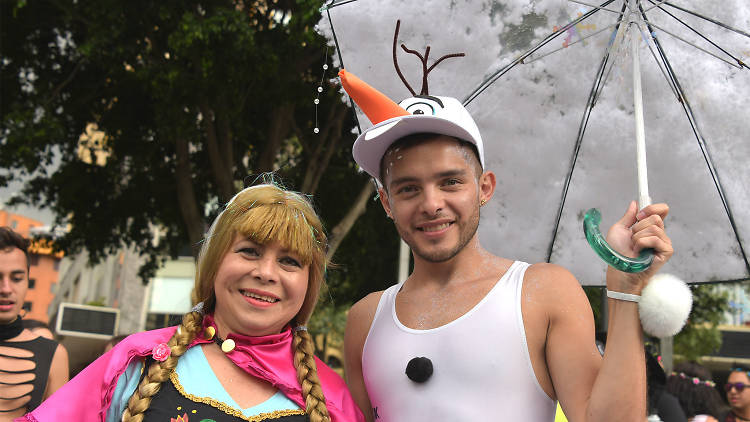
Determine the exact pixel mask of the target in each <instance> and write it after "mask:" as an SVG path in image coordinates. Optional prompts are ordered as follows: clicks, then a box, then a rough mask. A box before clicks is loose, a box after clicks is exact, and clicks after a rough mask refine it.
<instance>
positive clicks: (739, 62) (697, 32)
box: [649, 0, 750, 67]
mask: <svg viewBox="0 0 750 422" xmlns="http://www.w3.org/2000/svg"><path fill="white" fill-rule="evenodd" d="M649 1H650V2H651V3H653V2H654V1H653V0H649ZM667 4H669V3H667ZM659 9H660V10H661V11H663V12H664V13H666V14H667V15H669V16H671V17H672V18H673V19H675V20H676V21H677V22H679V23H681V24H682V25H684V26H685V27H687V28H688V29H690V30H691V31H693V32H694V33H696V34H697V35H698V36H699V37H701V38H703V39H704V40H706V41H707V42H708V43H710V44H711V45H713V46H714V47H716V48H718V49H719V50H721V52H722V53H724V54H726V55H727V56H729V57H731V58H733V59H734V60H735V61H736V62H737V63H738V65H739V66H744V67H747V65H746V64H745V63H743V62H742V60H741V59H740V58H738V57H735V56H734V55H733V54H732V53H730V52H728V51H726V50H725V49H724V48H722V47H721V46H719V45H718V44H716V43H715V42H713V41H712V40H711V39H709V38H708V37H706V36H705V35H703V34H701V33H700V32H699V31H698V30H696V29H695V28H693V27H692V26H690V25H688V24H687V23H685V22H684V21H683V20H681V19H680V18H678V17H677V16H675V15H673V14H672V13H670V12H669V11H667V10H666V9H664V8H663V7H661V6H659ZM680 10H684V9H680ZM686 12H687V11H686ZM687 13H689V12H687ZM708 21H709V22H712V23H715V22H714V21H713V20H710V19H708ZM654 26H656V25H654ZM719 26H722V27H725V28H726V25H719ZM727 29H729V28H727ZM665 32H666V31H665ZM736 32H738V33H740V34H742V35H745V36H746V37H748V38H750V35H749V34H746V33H744V32H742V31H736ZM670 35H671V34H670ZM691 45H692V44H691ZM730 64H731V63H730ZM732 66H735V65H734V64H732ZM735 67H738V66H735Z"/></svg>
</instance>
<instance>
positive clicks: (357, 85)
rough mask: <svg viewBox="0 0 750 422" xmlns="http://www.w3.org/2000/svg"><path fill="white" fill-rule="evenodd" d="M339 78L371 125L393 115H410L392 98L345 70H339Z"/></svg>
mask: <svg viewBox="0 0 750 422" xmlns="http://www.w3.org/2000/svg"><path fill="white" fill-rule="evenodd" d="M339 78H341V85H342V86H343V87H344V90H345V91H346V93H347V94H349V96H350V97H352V100H354V102H355V103H357V106H359V108H360V109H361V110H362V111H363V112H364V113H365V115H367V118H368V119H370V122H371V123H372V124H373V125H376V124H378V123H380V122H382V121H385V120H388V119H391V118H393V117H398V116H408V115H410V113H409V112H408V111H406V110H404V109H403V108H402V107H400V106H399V105H398V104H396V103H395V102H393V100H391V99H390V98H388V97H386V96H385V95H383V94H382V93H380V92H379V91H378V90H376V89H375V88H373V87H371V86H370V85H367V84H366V83H365V82H363V81H362V80H361V79H359V78H358V77H356V76H354V75H353V74H351V73H349V72H347V71H346V70H344V69H341V71H339Z"/></svg>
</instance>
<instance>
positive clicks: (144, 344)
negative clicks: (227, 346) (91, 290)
mask: <svg viewBox="0 0 750 422" xmlns="http://www.w3.org/2000/svg"><path fill="white" fill-rule="evenodd" d="M208 325H213V319H212V318H211V316H210V315H207V316H206V317H204V318H203V326H204V327H206V326H208ZM175 330H176V327H168V328H162V329H159V330H153V331H145V332H141V333H136V334H133V335H131V336H128V337H127V338H125V339H124V340H123V341H121V342H120V343H118V344H117V345H116V346H115V347H114V348H113V349H112V350H110V351H109V352H107V353H105V354H104V355H102V356H101V357H100V358H99V359H97V360H95V361H94V362H93V363H92V364H91V365H89V366H88V367H86V369H84V370H83V371H81V373H79V374H78V375H77V376H76V377H75V378H73V379H72V380H70V381H69V382H68V383H67V384H65V385H64V386H63V387H61V388H60V389H59V390H57V391H56V392H55V393H54V394H53V395H52V396H50V397H49V398H48V399H47V400H45V401H44V402H43V403H42V404H41V405H40V406H39V407H37V408H36V409H34V410H33V411H32V412H29V413H28V414H26V415H25V416H23V417H21V418H18V419H16V420H15V422H47V421H78V422H89V421H92V422H93V421H101V422H104V420H105V418H106V415H107V410H108V409H109V406H110V403H111V401H112V394H113V392H114V390H115V386H116V384H117V379H118V378H119V376H120V375H121V374H122V373H123V372H124V371H125V369H126V368H127V366H128V364H130V362H132V361H133V360H135V359H141V358H143V357H145V356H148V355H150V354H151V351H152V349H153V348H154V346H156V345H157V344H159V343H166V342H167V341H169V339H170V338H171V337H172V335H173V334H174V332H175ZM228 338H231V339H233V340H234V341H235V343H236V344H237V346H236V347H235V349H234V350H233V351H232V352H229V353H227V357H229V358H230V359H231V360H232V361H233V362H234V363H235V364H237V366H239V367H240V368H243V369H244V370H245V371H246V372H247V373H249V374H250V375H252V376H254V377H257V378H260V379H263V380H266V381H268V382H269V383H271V384H272V385H273V386H274V387H276V388H278V389H279V390H280V391H281V392H282V393H284V395H286V396H287V397H289V399H290V400H292V401H293V402H295V403H297V405H298V406H300V407H301V408H302V409H304V408H305V402H304V400H303V399H302V389H301V387H300V384H299V382H298V381H297V371H296V369H295V368H294V354H293V346H292V339H293V335H292V331H291V329H286V330H284V331H282V332H281V333H280V334H274V335H270V336H263V337H247V336H240V335H235V334H230V335H229V336H228ZM210 342H211V340H206V339H204V338H201V337H199V338H196V339H195V340H194V341H193V342H192V343H191V344H190V347H193V346H195V345H196V344H202V343H210ZM315 363H316V365H317V368H318V376H319V378H320V383H321V386H322V388H323V393H324V394H325V397H326V407H327V408H328V413H329V414H330V415H331V420H332V421H333V422H349V421H364V420H365V419H364V416H362V412H361V411H360V410H359V408H358V407H357V405H356V404H355V403H354V400H353V399H352V396H351V394H349V390H347V388H346V384H345V383H344V381H343V380H342V379H341V377H340V376H339V375H338V374H337V373H335V372H334V371H333V370H332V369H330V368H329V367H328V366H327V365H326V364H324V363H323V362H322V361H321V360H320V359H318V358H317V357H316V358H315Z"/></svg>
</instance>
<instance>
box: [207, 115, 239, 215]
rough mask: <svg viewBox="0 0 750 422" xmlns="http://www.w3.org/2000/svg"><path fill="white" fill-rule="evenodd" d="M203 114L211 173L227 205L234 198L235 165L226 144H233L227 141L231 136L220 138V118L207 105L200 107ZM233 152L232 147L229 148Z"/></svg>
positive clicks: (225, 134) (220, 198) (220, 199)
mask: <svg viewBox="0 0 750 422" xmlns="http://www.w3.org/2000/svg"><path fill="white" fill-rule="evenodd" d="M200 110H201V114H202V115H203V124H204V127H205V129H206V149H207V151H208V160H209V162H210V163H211V173H212V174H213V176H214V182H215V183H216V186H217V188H218V189H219V202H220V203H225V202H227V201H229V199H230V198H231V197H232V196H234V182H233V177H232V175H233V173H234V170H233V169H234V163H233V162H232V161H227V160H229V159H231V158H232V157H231V154H229V156H227V154H226V150H227V147H226V144H227V143H228V142H231V141H230V140H228V139H226V137H227V136H228V135H229V133H228V131H227V132H225V133H221V135H224V139H222V138H220V137H219V133H218V132H217V130H216V120H217V119H218V117H217V116H216V114H215V113H214V111H213V110H212V109H211V108H210V107H208V106H207V105H205V104H201V106H200ZM229 149H230V150H231V145H230V146H229Z"/></svg>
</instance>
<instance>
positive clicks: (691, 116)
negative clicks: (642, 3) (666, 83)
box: [641, 9, 750, 273]
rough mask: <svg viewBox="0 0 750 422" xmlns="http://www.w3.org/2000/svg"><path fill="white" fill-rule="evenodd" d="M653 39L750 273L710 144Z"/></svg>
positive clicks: (644, 18)
mask: <svg viewBox="0 0 750 422" xmlns="http://www.w3.org/2000/svg"><path fill="white" fill-rule="evenodd" d="M641 15H642V17H643V21H644V22H645V23H646V25H647V26H648V27H649V32H653V29H651V22H649V20H648V18H647V17H646V14H645V12H644V11H643V9H641ZM653 40H654V44H655V45H656V48H657V50H658V51H659V55H660V56H661V58H662V60H663V61H664V65H665V67H666V69H667V72H668V73H669V75H670V78H671V79H672V81H673V83H674V85H675V87H676V88H677V91H678V92H679V93H680V104H682V108H683V109H684V111H685V114H686V115H687V118H688V121H689V122H690V127H691V128H692V131H693V134H694V135H695V139H696V141H698V146H699V147H700V150H701V153H702V154H703V160H704V161H705V163H706V166H707V167H708V170H709V173H710V174H711V179H712V180H713V182H714V186H715V187H716V190H717V192H718V194H719V198H720V199H721V204H722V206H723V207H724V212H725V213H726V215H727V218H728V219H729V224H730V226H731V227H732V231H733V233H734V236H735V239H736V240H737V244H738V246H739V248H740V254H741V255H742V259H743V261H744V262H745V268H746V269H747V271H748V273H750V262H748V258H747V254H746V253H745V249H744V247H743V246H742V240H741V239H740V235H739V231H738V230H737V224H736V223H735V221H734V215H733V214H732V210H731V208H730V206H729V202H728V201H727V198H726V194H725V193H724V187H723V185H722V183H721V179H720V178H719V174H718V173H717V172H716V169H715V167H714V164H713V159H712V158H711V154H710V153H709V151H708V146H707V145H706V141H705V139H704V138H703V136H702V135H701V133H700V130H699V129H698V125H697V124H696V121H695V115H694V114H693V109H692V107H690V103H689V102H688V100H687V98H686V97H685V95H684V91H683V89H682V86H681V85H680V83H679V81H678V80H677V75H676V74H675V72H674V69H673V68H672V65H671V64H670V62H669V59H668V58H667V56H666V53H665V52H664V48H663V47H662V45H661V42H660V41H659V40H658V39H657V38H653Z"/></svg>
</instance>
